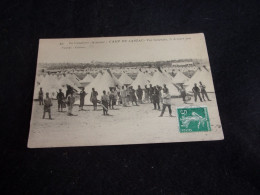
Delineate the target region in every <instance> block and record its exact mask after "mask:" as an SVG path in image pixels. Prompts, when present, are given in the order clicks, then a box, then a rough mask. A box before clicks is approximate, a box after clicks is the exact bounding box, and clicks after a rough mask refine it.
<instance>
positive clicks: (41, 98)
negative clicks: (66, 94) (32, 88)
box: [38, 88, 43, 105]
mask: <svg viewBox="0 0 260 195" xmlns="http://www.w3.org/2000/svg"><path fill="white" fill-rule="evenodd" d="M38 98H39V105H43V91H42V88H40V91H39V97H38Z"/></svg>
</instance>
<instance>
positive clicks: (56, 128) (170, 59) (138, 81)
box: [28, 33, 224, 148]
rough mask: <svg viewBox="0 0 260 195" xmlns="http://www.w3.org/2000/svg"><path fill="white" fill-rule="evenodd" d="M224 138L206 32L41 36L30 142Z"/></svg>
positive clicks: (72, 143) (54, 144) (33, 145)
mask: <svg viewBox="0 0 260 195" xmlns="http://www.w3.org/2000/svg"><path fill="white" fill-rule="evenodd" d="M222 139H224V136H223V131H222V126H221V122H220V118H219V112H218V106H217V100H216V95H215V90H214V86H213V80H212V76H211V68H210V64H209V59H208V53H207V47H206V42H205V37H204V34H203V33H198V34H183V35H158V36H131V37H100V38H70V39H40V41H39V51H38V61H37V72H36V78H35V88H34V96H33V106H32V116H31V125H30V133H29V140H28V147H29V148H44V147H69V146H101V145H122V144H147V143H170V142H188V141H207V140H222Z"/></svg>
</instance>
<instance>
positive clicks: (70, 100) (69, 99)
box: [67, 90, 75, 116]
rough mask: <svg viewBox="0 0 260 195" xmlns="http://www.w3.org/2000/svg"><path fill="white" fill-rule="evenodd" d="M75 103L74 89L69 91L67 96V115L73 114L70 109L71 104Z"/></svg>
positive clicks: (71, 107)
mask: <svg viewBox="0 0 260 195" xmlns="http://www.w3.org/2000/svg"><path fill="white" fill-rule="evenodd" d="M74 103H75V96H74V91H73V90H72V91H70V93H69V95H68V97H67V104H68V116H73V114H72V109H73V105H74Z"/></svg>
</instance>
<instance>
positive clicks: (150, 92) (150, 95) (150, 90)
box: [149, 84, 154, 103]
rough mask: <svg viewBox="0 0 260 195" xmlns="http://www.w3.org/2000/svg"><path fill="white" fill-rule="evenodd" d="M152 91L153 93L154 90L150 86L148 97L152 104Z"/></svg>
mask: <svg viewBox="0 0 260 195" xmlns="http://www.w3.org/2000/svg"><path fill="white" fill-rule="evenodd" d="M153 91H154V88H153V86H152V84H150V88H149V97H150V101H151V103H153Z"/></svg>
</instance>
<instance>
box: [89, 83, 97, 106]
mask: <svg viewBox="0 0 260 195" xmlns="http://www.w3.org/2000/svg"><path fill="white" fill-rule="evenodd" d="M97 96H98V92H97V91H95V89H94V88H92V92H91V96H90V101H91V102H92V103H93V107H94V111H95V110H97Z"/></svg>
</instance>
